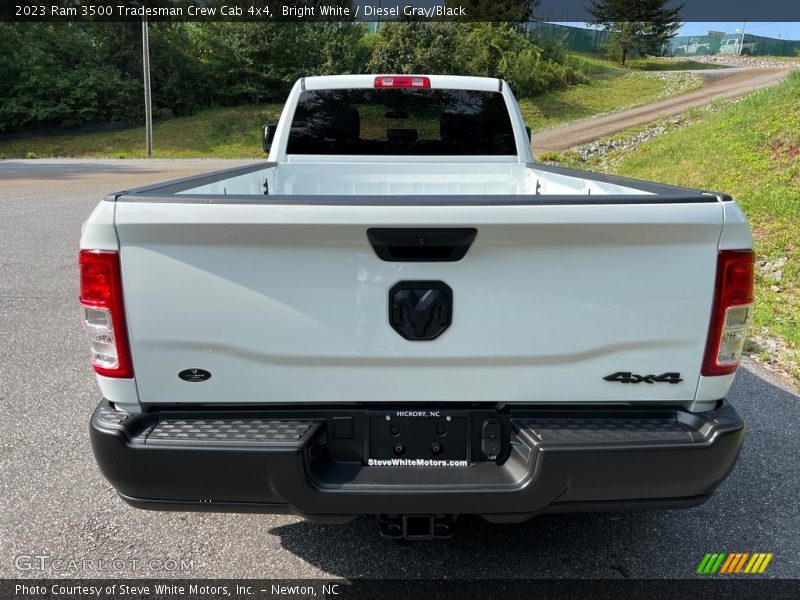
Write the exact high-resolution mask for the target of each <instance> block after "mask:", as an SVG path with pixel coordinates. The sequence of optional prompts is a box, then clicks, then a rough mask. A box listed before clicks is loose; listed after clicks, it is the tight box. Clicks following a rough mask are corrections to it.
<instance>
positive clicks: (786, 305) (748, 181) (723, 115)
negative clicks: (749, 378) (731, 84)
mask: <svg viewBox="0 0 800 600" xmlns="http://www.w3.org/2000/svg"><path fill="white" fill-rule="evenodd" d="M615 171H616V172H617V173H619V174H621V175H629V176H631V177H637V178H642V179H652V180H655V181H662V182H665V183H673V184H677V185H685V186H689V187H697V188H702V189H710V190H718V191H724V192H728V193H730V194H732V195H733V196H734V198H736V200H737V201H738V203H739V205H740V206H741V207H742V210H743V211H744V212H745V214H746V215H747V218H748V219H749V221H750V225H751V227H752V228H753V233H754V236H755V240H756V253H757V255H758V259H759V260H769V261H773V260H775V259H778V258H783V257H786V258H788V263H787V264H786V265H785V266H784V267H783V268H782V279H780V280H776V279H774V278H772V277H770V276H769V275H768V274H765V273H759V275H758V277H757V281H756V287H757V300H756V310H755V328H756V329H755V331H756V332H758V331H759V330H765V331H766V332H768V334H769V335H770V336H773V337H779V338H781V339H782V340H784V341H785V342H786V344H787V346H788V348H786V349H785V353H784V354H785V356H784V357H783V359H784V360H783V362H782V365H783V366H784V367H786V368H787V369H788V370H789V371H790V372H791V373H792V374H793V375H794V376H795V377H797V378H798V379H800V72H797V73H794V74H793V75H791V76H790V77H789V78H788V79H787V80H786V81H785V82H784V83H783V84H781V85H779V86H777V87H774V88H770V89H767V90H762V91H759V92H755V93H753V94H751V95H749V96H746V97H745V98H743V99H741V100H740V101H738V102H736V103H733V104H731V105H730V106H726V107H724V108H722V109H721V110H720V111H719V112H717V113H716V114H713V115H711V116H709V117H707V118H704V119H702V120H700V121H698V122H696V123H693V124H690V125H687V126H686V127H684V128H679V129H675V130H673V131H670V132H668V133H666V134H665V135H663V136H661V137H659V138H656V139H654V140H652V141H650V142H647V143H645V144H643V145H642V146H641V147H640V148H639V149H638V150H637V151H635V152H633V153H632V154H630V155H629V156H627V157H625V158H624V159H623V160H622V161H621V162H620V163H619V165H618V166H617V167H616V168H615Z"/></svg>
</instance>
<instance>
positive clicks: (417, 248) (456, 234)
mask: <svg viewBox="0 0 800 600" xmlns="http://www.w3.org/2000/svg"><path fill="white" fill-rule="evenodd" d="M477 234H478V230H477V229H475V228H474V227H459V228H447V229H439V228H430V227H410V228H409V227H402V228H383V227H371V228H370V229H367V237H368V238H369V242H370V244H372V248H373V250H375V254H377V255H378V258H380V259H381V260H386V261H398V262H455V261H457V260H461V259H462V258H464V255H465V254H466V253H467V250H469V247H470V246H471V245H472V242H473V241H475V236H476V235H477Z"/></svg>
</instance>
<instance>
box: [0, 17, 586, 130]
mask: <svg viewBox="0 0 800 600" xmlns="http://www.w3.org/2000/svg"><path fill="white" fill-rule="evenodd" d="M150 46H151V73H152V89H153V106H154V112H155V116H156V118H168V117H171V116H182V115H187V114H191V113H193V112H195V111H197V110H199V109H202V108H207V107H211V106H231V105H237V104H242V103H257V102H265V101H275V100H280V99H282V98H283V96H284V95H285V94H286V92H287V91H288V89H289V87H290V86H291V85H292V84H293V83H294V81H295V80H296V79H297V78H298V77H301V76H303V75H321V74H329V73H366V72H383V73H390V72H396V73H412V72H417V73H450V74H462V75H483V76H491V77H502V78H504V79H506V80H507V81H508V82H509V83H510V84H511V86H512V88H513V89H514V91H515V92H516V93H517V94H518V95H520V96H531V95H537V94H541V93H543V92H545V91H548V90H552V89H558V88H563V87H565V86H567V85H571V84H575V83H580V82H582V81H584V80H585V76H584V75H582V74H581V73H580V72H579V71H577V70H576V69H574V68H573V67H571V66H568V65H566V64H565V56H564V52H563V50H562V49H561V48H560V47H559V46H558V45H557V44H547V43H539V44H537V43H534V42H533V41H531V40H530V39H529V38H527V37H526V36H525V35H524V34H523V32H522V31H520V30H519V29H517V28H516V27H514V26H512V25H508V24H491V23H425V24H423V23H418V22H410V23H408V22H404V23H387V24H384V25H383V26H382V27H381V28H380V29H379V30H378V32H377V33H367V30H366V27H365V26H364V25H362V24H354V23H317V24H311V25H310V24H288V23H270V24H254V23H204V24H201V23H154V24H151V26H150ZM143 117H144V115H143V100H142V52H141V26H140V24H138V23H69V24H0V131H13V130H21V129H30V128H33V127H40V126H48V125H79V124H84V123H94V122H109V121H115V122H128V123H138V122H141V120H142V119H143Z"/></svg>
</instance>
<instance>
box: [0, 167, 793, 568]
mask: <svg viewBox="0 0 800 600" xmlns="http://www.w3.org/2000/svg"><path fill="white" fill-rule="evenodd" d="M236 164H240V163H230V162H225V161H202V160H195V161H151V162H147V161H116V160H105V161H101V160H88V161H66V160H53V161H0V432H1V433H2V435H0V489H1V490H2V492H0V494H1V495H0V577H100V576H109V575H113V576H124V577H148V576H158V577H170V576H176V577H177V576H181V577H202V578H209V577H230V578H239V577H259V578H260V577H264V578H266V577H275V578H280V577H291V578H303V577H324V578H328V577H353V578H355V577H376V578H382V577H394V578H397V577H422V578H443V577H446V578H459V577H469V578H496V577H526V578H527V577H531V578H536V577H561V578H566V577H612V578H620V577H637V578H638V577H644V578H651V577H652V578H660V577H671V578H684V577H693V576H694V571H695V568H696V566H697V564H698V562H699V561H700V559H701V558H702V557H703V555H704V554H705V553H706V552H712V551H713V552H733V551H761V552H774V553H775V557H774V559H773V560H772V563H771V564H770V566H769V568H768V569H767V571H766V573H765V575H764V576H765V577H781V578H789V577H792V578H797V577H800V515H799V514H798V507H799V506H800V501H798V483H800V461H798V456H800V435H798V431H797V428H798V425H800V398H799V397H798V396H797V395H796V394H795V393H793V392H791V391H790V389H789V387H788V386H787V384H786V383H784V382H783V380H781V379H779V378H777V377H775V376H774V375H772V374H770V373H769V372H767V371H765V370H763V369H761V368H760V367H758V366H757V365H749V366H748V367H747V368H746V369H744V370H741V371H740V373H739V375H738V376H737V379H736V383H735V385H734V387H733V390H732V392H731V394H730V396H729V398H730V400H731V401H732V402H733V403H734V405H735V406H737V408H738V409H739V410H740V411H741V412H742V413H743V415H744V416H745V418H746V420H747V424H748V433H747V439H746V443H745V447H744V450H743V452H742V455H741V458H740V459H739V462H738V465H737V466H736V468H735V470H734V471H733V473H732V474H731V476H730V477H729V478H728V479H727V480H726V481H725V482H724V483H723V484H722V486H721V487H720V489H719V490H718V492H717V494H716V495H715V496H714V497H713V498H712V499H711V500H710V501H709V502H707V503H706V504H704V505H702V506H700V507H697V508H693V509H688V510H674V511H654V512H620V513H595V514H577V515H551V516H543V517H540V518H537V519H535V520H533V521H531V522H529V523H527V524H523V525H514V526H497V525H490V524H488V523H485V522H483V521H482V520H480V519H478V518H462V519H460V520H459V522H458V529H457V531H456V535H455V537H454V538H453V539H451V540H447V541H443V542H432V543H419V544H412V545H398V544H396V543H393V542H391V541H387V540H384V539H382V538H381V537H380V536H379V535H378V532H377V528H376V526H375V524H374V523H373V522H372V521H371V520H370V519H367V518H361V519H357V520H356V521H354V522H353V523H351V524H348V525H339V526H322V525H315V524H310V523H306V522H304V521H303V520H302V519H300V518H296V517H287V516H271V515H236V514H231V515H225V514H203V513H163V512H148V511H141V510H137V509H134V508H131V507H129V506H128V505H126V504H125V503H123V502H122V501H121V500H120V499H118V498H117V496H116V495H115V493H114V491H113V490H112V488H111V486H110V485H109V484H108V483H107V482H106V481H105V480H104V479H103V477H102V476H101V475H100V472H99V471H98V469H97V467H96V465H95V462H94V459H93V457H92V452H91V448H90V444H89V436H88V421H89V416H90V414H91V412H92V410H93V409H94V407H95V405H96V404H97V402H98V401H99V391H98V389H97V387H96V385H95V382H94V377H93V374H92V371H91V368H90V366H89V361H88V347H87V343H86V340H85V339H84V335H83V332H82V331H81V328H80V325H79V320H78V309H77V303H76V295H77V268H76V253H77V248H78V239H79V235H80V226H81V223H82V222H83V221H84V219H85V218H86V217H87V216H88V215H89V213H90V212H91V210H92V209H93V208H94V206H95V205H96V204H97V202H98V201H99V200H100V199H101V198H102V197H103V195H104V194H106V193H108V192H112V191H117V190H121V189H126V188H129V187H134V186H137V185H144V184H147V183H153V182H157V181H161V180H165V179H169V178H173V177H179V176H185V175H190V174H192V173H201V172H206V171H211V170H214V169H217V168H227V167H231V166H235V165H236ZM33 556H40V557H48V558H40V559H35V558H31V557H33ZM59 559H60V561H59ZM71 560H74V561H77V562H75V563H70V562H69V561H71ZM113 560H116V562H115V563H112V562H111V561H113ZM169 560H173V561H175V563H171V562H168V561H169ZM83 561H92V563H91V565H92V566H91V567H88V566H87V565H88V564H90V563H84V562H83ZM101 561H104V562H101ZM181 563H182V564H183V566H184V567H185V568H186V569H187V570H180V565H181ZM73 564H74V565H75V567H76V568H73V567H72V565H73ZM102 565H105V569H102V570H101V567H102ZM176 565H178V566H177V568H175V566H176ZM40 566H43V567H44V568H40ZM28 567H32V568H28ZM117 567H119V568H117ZM165 567H166V569H165Z"/></svg>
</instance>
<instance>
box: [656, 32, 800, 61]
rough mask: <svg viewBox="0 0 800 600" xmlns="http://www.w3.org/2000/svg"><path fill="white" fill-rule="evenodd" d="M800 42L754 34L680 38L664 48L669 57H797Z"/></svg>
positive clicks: (718, 34)
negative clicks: (729, 55)
mask: <svg viewBox="0 0 800 600" xmlns="http://www.w3.org/2000/svg"><path fill="white" fill-rule="evenodd" d="M799 49H800V41H797V40H779V39H775V38H768V37H763V36H760V35H752V34H750V33H745V34H744V35H742V34H741V33H722V32H720V33H717V34H714V33H712V34H709V35H692V36H686V35H684V36H679V37H675V38H672V39H671V40H670V41H669V43H667V44H665V45H664V49H663V54H665V55H666V56H691V55H694V56H697V55H713V54H720V55H723V56H724V55H725V54H732V55H738V54H743V55H749V56H796V55H797V52H798V50H799Z"/></svg>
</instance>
